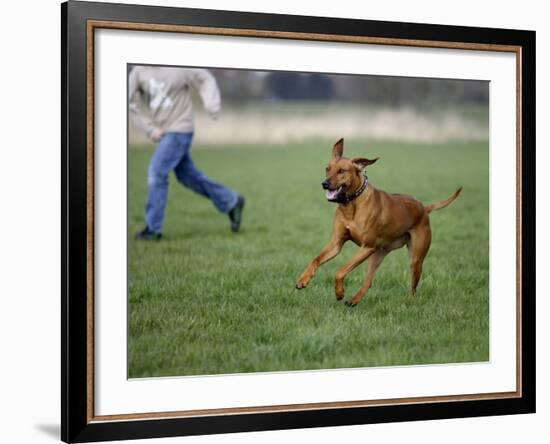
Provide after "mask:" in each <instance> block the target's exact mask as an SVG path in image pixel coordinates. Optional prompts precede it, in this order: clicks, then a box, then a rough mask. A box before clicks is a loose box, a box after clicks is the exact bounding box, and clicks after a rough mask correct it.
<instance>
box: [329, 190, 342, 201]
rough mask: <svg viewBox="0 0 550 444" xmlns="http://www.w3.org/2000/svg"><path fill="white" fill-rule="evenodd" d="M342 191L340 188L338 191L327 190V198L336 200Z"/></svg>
mask: <svg viewBox="0 0 550 444" xmlns="http://www.w3.org/2000/svg"><path fill="white" fill-rule="evenodd" d="M339 191H340V188H338V189H337V190H327V192H326V196H327V199H329V200H330V199H334V198H335V197H336V196H337V195H338V192H339Z"/></svg>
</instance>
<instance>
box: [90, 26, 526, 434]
mask: <svg viewBox="0 0 550 444" xmlns="http://www.w3.org/2000/svg"><path fill="white" fill-rule="evenodd" d="M101 28H103V29H119V30H132V31H154V32H177V33H188V34H203V35H221V36H231V37H256V38H276V39H288V40H310V41H325V42H339V43H363V44H375V45H393V46H412V47H422V48H444V49H465V50H474V51H489V52H511V53H514V54H515V56H516V391H514V392H497V393H477V394H476V393H473V394H464V395H451V396H424V397H410V398H395V399H380V400H363V401H339V402H323V403H308V404H285V405H270V406H256V407H230V408H218V409H206V410H182V411H171V412H148V413H129V414H117V415H101V416H96V415H95V413H94V396H95V391H94V32H95V30H96V29H101ZM86 33H87V39H86V63H87V66H86V110H87V118H86V135H87V146H86V159H87V163H86V165H87V167H86V175H87V177H86V184H87V195H86V208H87V227H86V233H87V268H86V271H87V294H86V304H87V409H86V411H87V422H88V423H92V422H105V421H126V420H145V419H160V418H185V417H196V416H221V415H235V414H252V413H270V412H291V411H301V410H326V409H334V408H357V407H374V406H388V405H405V404H416V403H439V402H459V401H475V400H492V399H509V398H520V397H521V396H522V366H521V362H522V347H521V343H522V337H521V332H522V328H521V324H522V316H521V315H522V312H521V301H522V294H521V272H522V270H521V248H522V242H521V222H522V216H521V172H522V170H521V151H522V134H521V130H522V128H521V123H522V108H521V90H522V78H521V67H522V58H521V55H522V48H521V46H514V45H496V44H486V43H466V42H445V41H435V40H434V41H432V40H412V39H396V38H380V37H366V36H347V35H331V34H309V33H300V32H283V31H263V30H251V29H234V28H213V27H201V26H187V25H163V24H149V23H130V22H118V21H105V20H88V21H87V28H86Z"/></svg>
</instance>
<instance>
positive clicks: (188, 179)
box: [145, 133, 238, 233]
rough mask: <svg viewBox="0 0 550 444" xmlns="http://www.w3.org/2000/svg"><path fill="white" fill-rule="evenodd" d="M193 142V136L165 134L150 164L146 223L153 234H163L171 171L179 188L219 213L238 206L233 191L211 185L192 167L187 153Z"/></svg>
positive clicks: (207, 178)
mask: <svg viewBox="0 0 550 444" xmlns="http://www.w3.org/2000/svg"><path fill="white" fill-rule="evenodd" d="M192 140H193V133H166V134H164V135H163V136H162V138H161V139H160V142H159V144H158V145H157V149H156V150H155V153H154V154H153V157H152V159H151V163H150V164H149V171H148V174H147V185H148V196H147V204H146V207H145V221H146V222H147V226H148V227H149V229H150V230H151V231H153V232H155V233H160V232H161V230H162V222H163V221H164V208H165V207H166V198H167V196H168V174H169V173H170V171H172V170H174V173H176V177H177V179H178V181H179V182H180V183H181V184H182V185H184V186H186V187H188V188H190V189H192V190H193V191H195V192H196V193H199V194H200V195H202V196H204V197H207V198H209V199H210V200H212V203H213V204H214V206H215V207H216V208H217V209H218V210H219V211H220V212H222V213H227V212H229V211H230V210H231V209H232V208H233V207H234V206H235V205H236V204H237V199H238V196H237V194H236V193H235V192H234V191H231V190H230V189H228V188H226V187H224V186H223V185H221V184H219V183H217V182H214V181H213V180H212V179H210V178H209V177H207V176H206V175H205V174H204V173H203V172H201V171H199V170H198V169H197V168H196V167H195V165H194V164H193V160H192V159H191V153H190V151H191V141H192Z"/></svg>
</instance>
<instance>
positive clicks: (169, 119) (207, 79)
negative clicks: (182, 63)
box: [128, 66, 221, 135]
mask: <svg viewBox="0 0 550 444" xmlns="http://www.w3.org/2000/svg"><path fill="white" fill-rule="evenodd" d="M191 87H193V88H195V89H196V90H197V91H198V93H199V95H200V97H201V99H202V102H203V105H204V108H205V109H206V111H207V112H208V113H209V114H211V115H214V116H215V115H216V114H217V113H218V112H219V111H220V107H221V100H220V91H219V89H218V85H217V83H216V79H215V78H214V76H213V75H212V74H210V72H208V71H207V70H205V69H191V68H175V67H157V66H136V67H134V69H133V70H132V71H131V73H130V76H129V79H128V103H129V111H130V115H131V116H132V117H133V119H134V121H135V123H136V124H137V125H138V126H139V127H141V128H143V129H144V130H145V131H146V132H147V135H150V134H151V132H152V131H153V130H154V129H159V130H162V131H164V132H183V133H189V132H193V130H194V118H193V104H192V101H191ZM142 105H145V107H144V106H142Z"/></svg>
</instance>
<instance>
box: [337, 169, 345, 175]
mask: <svg viewBox="0 0 550 444" xmlns="http://www.w3.org/2000/svg"><path fill="white" fill-rule="evenodd" d="M345 172H346V170H343V169H342V168H340V169H339V170H338V174H344V173H345Z"/></svg>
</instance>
